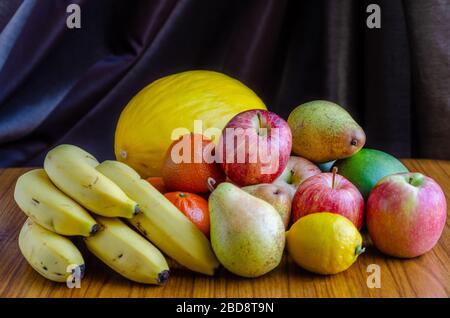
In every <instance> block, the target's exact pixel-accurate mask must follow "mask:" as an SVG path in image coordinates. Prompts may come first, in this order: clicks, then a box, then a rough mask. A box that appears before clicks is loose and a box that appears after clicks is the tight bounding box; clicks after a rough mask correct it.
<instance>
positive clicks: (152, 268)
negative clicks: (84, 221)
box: [84, 216, 169, 284]
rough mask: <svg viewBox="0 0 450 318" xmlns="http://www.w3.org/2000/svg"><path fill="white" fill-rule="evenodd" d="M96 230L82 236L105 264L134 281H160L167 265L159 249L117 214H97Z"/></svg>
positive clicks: (163, 277) (163, 281)
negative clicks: (97, 229) (88, 235)
mask: <svg viewBox="0 0 450 318" xmlns="http://www.w3.org/2000/svg"><path fill="white" fill-rule="evenodd" d="M96 220H97V222H98V223H99V224H100V230H99V232H98V233H97V234H96V235H94V236H91V237H87V238H85V239H84V241H85V243H86V246H87V247H88V249H89V250H90V251H91V252H92V253H93V254H94V255H95V256H97V257H98V258H99V259H100V260H102V261H103V262H104V263H105V264H106V265H108V266H109V267H111V268H112V269H113V270H115V271H116V272H118V273H119V274H121V275H122V276H124V277H126V278H128V279H131V280H133V281H135V282H139V283H146V284H163V283H165V282H166V281H167V279H168V278H169V266H168V265H167V262H166V259H165V258H164V256H163V255H162V254H161V252H160V251H159V250H158V249H157V248H156V247H154V246H153V245H152V243H150V242H149V241H147V240H146V239H145V238H143V237H142V236H140V235H139V234H138V233H136V232H135V231H133V230H132V229H131V228H129V227H128V226H127V225H126V224H125V223H123V222H122V221H120V220H119V219H117V218H104V217H100V216H99V217H96Z"/></svg>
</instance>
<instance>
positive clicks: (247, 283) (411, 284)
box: [0, 159, 450, 297]
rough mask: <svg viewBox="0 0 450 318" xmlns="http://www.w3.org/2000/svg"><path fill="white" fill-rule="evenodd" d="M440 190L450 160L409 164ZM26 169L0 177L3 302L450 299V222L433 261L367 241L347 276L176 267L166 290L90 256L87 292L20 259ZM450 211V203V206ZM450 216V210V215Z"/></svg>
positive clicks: (284, 267) (288, 265)
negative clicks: (17, 190)
mask: <svg viewBox="0 0 450 318" xmlns="http://www.w3.org/2000/svg"><path fill="white" fill-rule="evenodd" d="M402 161H403V163H404V164H405V165H406V166H407V167H408V168H409V169H410V170H411V171H419V172H422V173H424V174H426V175H428V176H430V177H432V178H433V179H434V180H436V182H438V183H439V184H440V186H441V187H442V189H443V190H444V192H445V196H446V198H447V202H450V201H449V198H450V161H437V160H413V159H405V160H402ZM27 170H28V169H26V168H10V169H3V170H0V297H449V296H450V227H449V222H450V218H449V217H447V222H446V225H445V228H444V232H443V234H442V237H441V239H440V241H439V243H438V244H437V245H436V246H435V247H434V249H433V250H431V251H430V252H428V253H427V254H425V255H423V256H421V257H418V258H415V259H410V260H401V259H395V258H391V257H387V256H385V255H382V254H380V253H379V252H378V251H377V250H376V249H375V248H374V247H372V246H371V244H370V241H369V240H368V239H367V235H365V238H366V239H365V241H366V242H365V243H366V245H367V250H366V253H364V254H363V255H361V256H360V257H359V259H358V260H357V262H356V263H355V264H353V266H352V267H350V269H348V270H347V271H345V272H343V273H340V274H337V275H333V276H321V275H315V274H312V273H309V272H307V271H304V270H302V269H301V268H299V267H298V266H296V265H295V264H294V263H293V262H292V261H291V260H290V259H289V257H287V256H286V255H285V257H284V259H283V261H282V263H281V264H280V266H279V267H278V268H276V269H275V270H274V271H272V272H271V273H269V274H267V275H265V276H263V277H260V278H256V279H245V278H240V277H237V276H234V275H232V274H230V273H228V272H226V270H224V269H222V270H221V271H220V272H219V274H218V275H217V276H216V277H207V276H204V275H200V274H196V273H193V272H190V271H188V270H185V269H183V268H181V267H179V266H177V265H175V264H172V263H169V264H170V265H172V267H171V271H172V273H171V277H170V279H169V281H168V282H167V284H166V285H165V286H150V285H142V284H137V283H133V282H131V281H128V280H127V279H125V278H122V277H121V276H119V275H118V274H116V273H114V272H113V271H112V270H110V269H109V268H107V266H106V265H104V264H103V263H101V262H100V261H98V260H97V259H95V257H93V256H92V255H90V254H89V253H88V252H87V251H86V250H85V249H82V253H83V254H84V256H85V260H86V264H87V272H86V275H85V277H84V279H83V280H82V281H81V288H80V289H69V288H68V287H67V286H66V285H65V284H58V283H53V282H51V281H48V280H46V279H44V278H43V277H42V276H40V275H39V274H38V273H36V272H35V271H34V270H33V269H32V268H31V267H30V266H29V265H28V263H27V262H26V261H25V259H24V258H23V257H22V255H21V254H20V251H19V248H18V244H17V238H18V235H19V230H20V228H21V226H22V224H23V222H24V221H25V219H26V217H25V215H24V214H23V213H22V212H21V211H20V210H19V208H18V207H17V205H16V204H15V202H14V199H13V192H14V185H15V182H16V179H17V177H18V176H19V175H21V174H22V173H24V172H25V171H27ZM448 205H449V206H450V204H448ZM447 214H449V210H447ZM370 264H376V265H379V266H380V267H379V268H380V270H381V279H380V281H381V287H380V288H369V287H368V286H367V283H366V282H367V279H368V276H369V275H370V273H368V272H367V268H368V266H369V265H370Z"/></svg>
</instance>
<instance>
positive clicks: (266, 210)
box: [208, 182, 285, 277]
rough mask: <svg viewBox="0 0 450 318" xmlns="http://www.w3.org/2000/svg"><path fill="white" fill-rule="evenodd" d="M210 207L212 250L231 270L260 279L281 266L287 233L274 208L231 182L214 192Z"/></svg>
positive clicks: (211, 196)
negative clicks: (259, 277)
mask: <svg viewBox="0 0 450 318" xmlns="http://www.w3.org/2000/svg"><path fill="white" fill-rule="evenodd" d="M208 205H209V211H210V222H211V244H212V248H213V250H214V253H215V254H216V256H217V258H218V260H219V262H220V263H221V264H222V265H223V266H224V267H225V268H226V269H227V270H229V271H230V272H232V273H234V274H236V275H239V276H244V277H258V276H261V275H264V274H266V273H267V272H270V271H271V270H272V269H274V268H275V267H277V266H278V264H279V263H280V261H281V258H282V256H283V250H284V243H285V232H284V225H283V222H282V221H281V217H280V215H279V214H278V212H277V211H276V210H275V208H274V207H272V206H271V205H270V204H269V203H267V202H266V201H264V200H262V199H259V198H257V197H254V196H252V195H251V194H249V193H247V192H245V191H244V190H242V189H240V188H239V187H237V186H235V185H233V184H231V183H228V182H223V183H221V184H219V186H218V187H217V188H216V189H215V190H214V191H213V192H212V193H211V195H210V196H209V200H208Z"/></svg>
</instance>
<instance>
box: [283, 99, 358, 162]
mask: <svg viewBox="0 0 450 318" xmlns="http://www.w3.org/2000/svg"><path fill="white" fill-rule="evenodd" d="M288 124H289V127H290V128H291V131H292V151H293V152H294V153H295V154H296V155H299V156H302V157H304V158H306V159H309V160H311V161H314V162H319V163H322V162H327V161H331V160H336V159H343V158H347V157H350V156H352V155H353V154H355V153H356V152H358V151H359V150H360V149H361V148H362V147H363V146H364V144H365V142H366V135H365V133H364V130H363V129H362V128H361V127H360V126H359V125H358V124H357V123H356V122H355V120H354V119H353V118H352V116H350V114H349V113H348V112H347V111H346V110H345V109H343V108H342V107H340V106H339V105H337V104H335V103H332V102H329V101H324V100H316V101H311V102H308V103H305V104H302V105H300V106H297V107H296V108H295V109H294V110H293V111H292V112H291V114H290V115H289V118H288Z"/></svg>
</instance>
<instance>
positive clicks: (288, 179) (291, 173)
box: [273, 156, 321, 199]
mask: <svg viewBox="0 0 450 318" xmlns="http://www.w3.org/2000/svg"><path fill="white" fill-rule="evenodd" d="M319 173H321V171H320V169H319V167H318V166H316V165H315V164H314V163H312V162H311V161H309V160H308V159H305V158H302V157H297V156H291V157H290V158H289V161H288V163H287V165H286V168H284V171H283V173H282V174H281V175H280V176H279V177H278V178H276V179H275V181H274V182H273V184H276V185H280V186H283V187H285V188H286V189H287V190H288V191H289V193H290V194H291V199H292V198H293V197H294V194H295V191H297V188H298V186H299V185H300V184H301V183H302V182H303V181H305V180H306V179H308V178H309V177H311V176H314V175H316V174H319Z"/></svg>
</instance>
